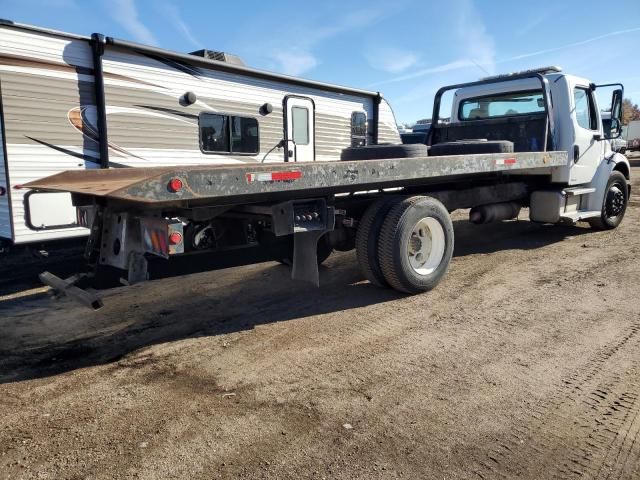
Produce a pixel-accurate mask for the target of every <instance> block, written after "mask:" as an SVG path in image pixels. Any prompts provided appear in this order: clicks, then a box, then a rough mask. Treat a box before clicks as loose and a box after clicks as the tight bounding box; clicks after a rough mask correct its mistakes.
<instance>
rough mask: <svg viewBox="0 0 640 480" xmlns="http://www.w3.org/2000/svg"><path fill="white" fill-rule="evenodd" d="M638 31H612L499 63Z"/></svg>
mask: <svg viewBox="0 0 640 480" xmlns="http://www.w3.org/2000/svg"><path fill="white" fill-rule="evenodd" d="M638 31H640V27H634V28H627V29H625V30H614V31H613V32H608V33H604V34H602V35H598V36H596V37H591V38H587V39H586V40H580V41H578V42H572V43H567V44H565V45H560V46H557V47H553V48H547V49H544V50H538V51H536V52H529V53H523V54H520V55H515V56H513V57H510V58H505V59H503V60H500V62H499V63H505V62H511V61H514V60H521V59H523V58H529V57H536V56H538V55H544V54H546V53H553V52H558V51H560V50H567V49H571V48H574V47H580V46H582V45H586V44H588V43H593V42H597V41H600V40H604V39H605V38H609V37H615V36H618V35H623V34H625V33H632V32H638Z"/></svg>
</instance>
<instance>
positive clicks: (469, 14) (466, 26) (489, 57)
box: [456, 0, 496, 74]
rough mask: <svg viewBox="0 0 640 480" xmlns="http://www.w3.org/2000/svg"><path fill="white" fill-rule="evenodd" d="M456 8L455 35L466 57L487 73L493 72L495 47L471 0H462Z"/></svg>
mask: <svg viewBox="0 0 640 480" xmlns="http://www.w3.org/2000/svg"><path fill="white" fill-rule="evenodd" d="M460 7H461V8H459V10H458V18H457V26H456V27H457V28H456V35H457V37H458V40H459V41H460V42H461V43H462V44H463V45H464V49H465V52H466V58H467V60H469V62H471V63H473V64H475V65H477V66H478V67H479V68H480V69H482V70H485V71H486V72H487V73H489V74H493V73H494V72H495V59H496V48H495V42H494V41H493V37H491V35H489V33H488V32H487V28H486V26H485V24H484V21H483V20H482V16H481V15H480V13H479V12H478V11H477V10H476V8H475V6H474V4H473V2H472V1H471V0H463V1H462V3H461V6H460Z"/></svg>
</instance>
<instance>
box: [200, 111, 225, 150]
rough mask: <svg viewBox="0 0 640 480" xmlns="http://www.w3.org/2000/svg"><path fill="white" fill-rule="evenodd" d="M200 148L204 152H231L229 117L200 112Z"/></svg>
mask: <svg viewBox="0 0 640 480" xmlns="http://www.w3.org/2000/svg"><path fill="white" fill-rule="evenodd" d="M200 148H201V149H202V151H203V152H229V151H230V150H229V117H228V116H227V115H218V114H214V113H201V114H200Z"/></svg>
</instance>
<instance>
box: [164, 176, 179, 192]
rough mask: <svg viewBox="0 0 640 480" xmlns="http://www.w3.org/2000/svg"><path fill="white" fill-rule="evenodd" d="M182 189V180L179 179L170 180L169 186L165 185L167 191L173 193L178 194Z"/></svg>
mask: <svg viewBox="0 0 640 480" xmlns="http://www.w3.org/2000/svg"><path fill="white" fill-rule="evenodd" d="M182 187H183V184H182V180H180V179H179V178H172V179H171V180H169V185H167V188H168V189H169V191H170V192H173V193H177V192H179V191H180V190H182Z"/></svg>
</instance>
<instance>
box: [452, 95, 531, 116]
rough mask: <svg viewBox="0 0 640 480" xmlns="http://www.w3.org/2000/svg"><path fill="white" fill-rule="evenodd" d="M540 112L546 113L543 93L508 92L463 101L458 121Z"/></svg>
mask: <svg viewBox="0 0 640 480" xmlns="http://www.w3.org/2000/svg"><path fill="white" fill-rule="evenodd" d="M540 112H544V97H543V96H542V91H540V90H538V91H529V92H507V93H498V94H494V95H486V96H482V97H475V98H467V99H465V100H462V101H461V102H460V107H459V109H458V119H459V120H478V119H482V118H494V117H510V116H513V115H527V114H530V113H540Z"/></svg>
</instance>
